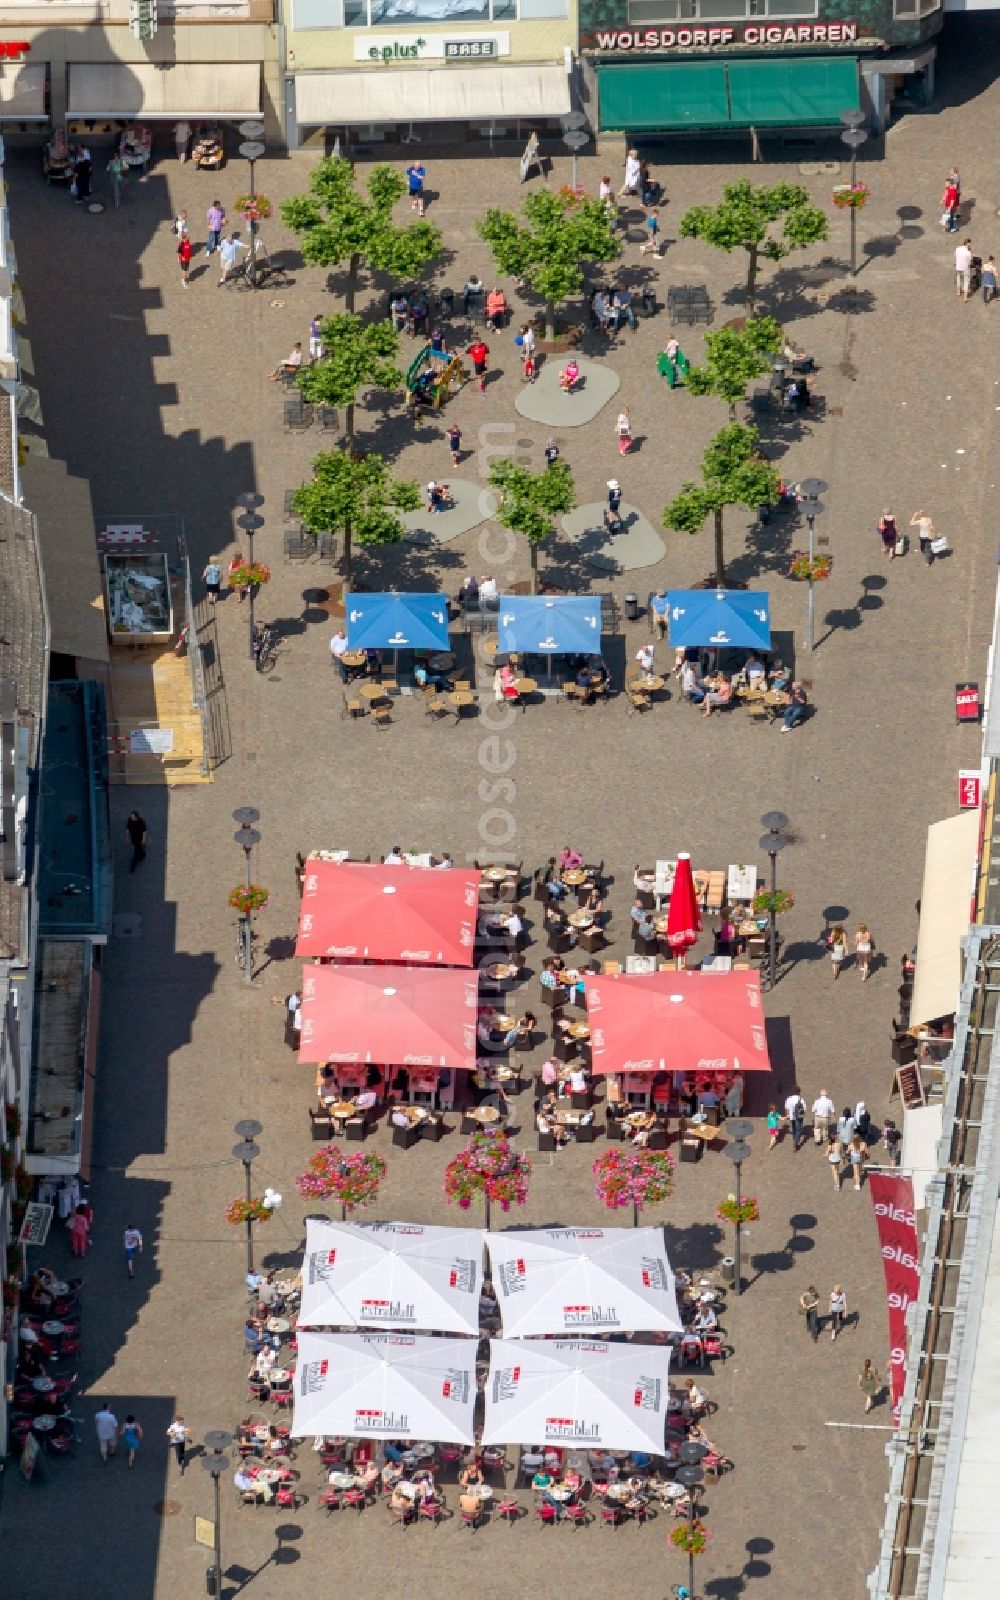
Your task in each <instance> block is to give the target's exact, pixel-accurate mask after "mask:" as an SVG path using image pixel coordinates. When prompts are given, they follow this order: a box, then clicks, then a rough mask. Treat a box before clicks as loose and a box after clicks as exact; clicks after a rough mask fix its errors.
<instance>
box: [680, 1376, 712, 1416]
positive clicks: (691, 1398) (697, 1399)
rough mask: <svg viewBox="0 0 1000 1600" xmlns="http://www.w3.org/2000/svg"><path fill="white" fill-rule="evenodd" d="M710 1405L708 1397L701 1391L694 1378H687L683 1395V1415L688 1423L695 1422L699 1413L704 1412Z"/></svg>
mask: <svg viewBox="0 0 1000 1600" xmlns="http://www.w3.org/2000/svg"><path fill="white" fill-rule="evenodd" d="M707 1405H708V1396H707V1395H706V1394H705V1392H704V1390H703V1389H699V1388H698V1385H697V1384H696V1383H695V1381H694V1379H693V1378H685V1380H684V1392H683V1394H682V1395H681V1413H682V1415H683V1416H684V1417H685V1418H686V1419H687V1421H689V1422H690V1421H693V1419H694V1418H695V1417H696V1416H697V1415H698V1413H699V1412H701V1411H704V1409H705V1407H706V1406H707Z"/></svg>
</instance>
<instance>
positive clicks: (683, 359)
mask: <svg viewBox="0 0 1000 1600" xmlns="http://www.w3.org/2000/svg"><path fill="white" fill-rule="evenodd" d="M690 367H691V363H690V361H689V360H688V358H687V356H686V355H685V354H684V351H683V350H682V349H681V347H680V345H679V344H674V348H673V350H669V349H667V350H661V351H660V354H659V355H658V357H657V359H656V370H657V372H658V373H659V374H660V377H661V378H666V380H667V384H668V386H669V387H670V388H671V389H676V387H677V385H678V384H679V383H683V381H684V379H685V378H686V377H687V375H688V372H689V370H690Z"/></svg>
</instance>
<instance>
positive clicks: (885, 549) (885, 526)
mask: <svg viewBox="0 0 1000 1600" xmlns="http://www.w3.org/2000/svg"><path fill="white" fill-rule="evenodd" d="M878 535H879V538H880V539H881V541H882V554H883V555H884V556H886V557H887V558H888V560H890V561H894V560H895V559H896V541H897V539H898V538H899V530H898V528H897V527H896V518H895V517H894V516H893V514H892V510H891V508H890V507H889V506H883V507H882V515H881V516H880V517H879V519H878Z"/></svg>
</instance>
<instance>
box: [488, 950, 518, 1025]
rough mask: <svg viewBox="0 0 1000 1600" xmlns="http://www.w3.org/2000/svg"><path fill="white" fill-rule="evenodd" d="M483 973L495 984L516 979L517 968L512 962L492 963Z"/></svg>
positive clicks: (498, 1021) (498, 1019)
mask: <svg viewBox="0 0 1000 1600" xmlns="http://www.w3.org/2000/svg"><path fill="white" fill-rule="evenodd" d="M483 973H484V974H485V976H486V977H487V978H490V979H491V980H492V981H493V982H494V983H500V982H502V981H503V979H505V978H516V977H517V967H516V966H515V965H514V963H513V962H512V961H492V962H490V964H489V966H486V967H484V968H483ZM497 1025H498V1026H500V1018H499V1017H498V1018H497ZM508 1026H509V1023H508Z"/></svg>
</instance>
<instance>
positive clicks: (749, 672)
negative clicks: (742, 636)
mask: <svg viewBox="0 0 1000 1600" xmlns="http://www.w3.org/2000/svg"><path fill="white" fill-rule="evenodd" d="M743 676H744V677H745V678H746V681H747V683H748V684H749V686H750V688H751V689H762V688H763V687H764V680H765V678H766V677H767V671H766V669H765V667H764V663H763V661H761V659H760V657H759V656H758V655H755V654H754V652H753V651H752V650H751V652H750V654H749V655H748V656H747V658H746V660H745V661H744V663H743Z"/></svg>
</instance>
